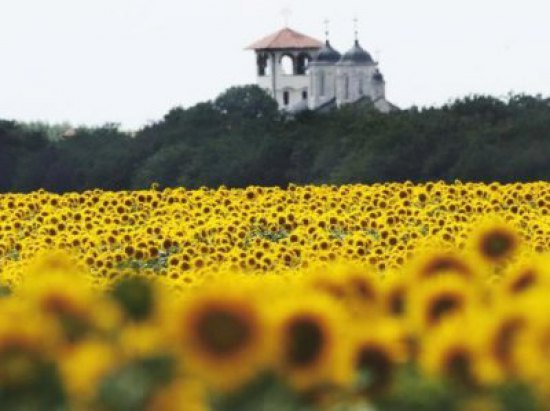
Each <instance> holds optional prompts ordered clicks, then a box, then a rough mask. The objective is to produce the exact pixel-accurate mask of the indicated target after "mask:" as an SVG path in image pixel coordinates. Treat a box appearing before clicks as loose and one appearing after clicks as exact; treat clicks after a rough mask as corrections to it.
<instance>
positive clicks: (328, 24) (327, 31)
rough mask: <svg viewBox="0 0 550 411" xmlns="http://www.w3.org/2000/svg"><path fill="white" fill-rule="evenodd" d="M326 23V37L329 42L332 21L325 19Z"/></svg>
mask: <svg viewBox="0 0 550 411" xmlns="http://www.w3.org/2000/svg"><path fill="white" fill-rule="evenodd" d="M323 23H325V36H326V38H327V40H328V37H329V33H330V20H329V19H325V21H324V22H323Z"/></svg>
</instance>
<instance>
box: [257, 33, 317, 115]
mask: <svg viewBox="0 0 550 411" xmlns="http://www.w3.org/2000/svg"><path fill="white" fill-rule="evenodd" d="M322 46H323V43H322V42H320V41H319V40H317V39H314V38H312V37H309V36H306V35H304V34H302V33H298V32H297V31H294V30H292V29H290V28H288V27H286V28H284V29H282V30H279V31H278V32H276V33H273V34H271V35H269V36H267V37H265V38H264V39H262V40H259V41H257V42H255V43H254V44H252V45H250V46H249V47H248V48H247V49H249V50H254V51H255V52H256V62H257V76H258V85H259V86H260V87H262V88H263V89H265V90H266V91H268V92H269V94H271V96H273V97H274V98H275V100H277V102H278V103H279V107H280V108H281V109H284V110H287V111H301V110H304V109H307V108H308V102H309V98H310V95H309V94H310V93H309V89H310V77H309V64H310V62H311V61H312V60H313V56H315V55H316V54H317V52H318V51H319V50H320V49H321V47H322Z"/></svg>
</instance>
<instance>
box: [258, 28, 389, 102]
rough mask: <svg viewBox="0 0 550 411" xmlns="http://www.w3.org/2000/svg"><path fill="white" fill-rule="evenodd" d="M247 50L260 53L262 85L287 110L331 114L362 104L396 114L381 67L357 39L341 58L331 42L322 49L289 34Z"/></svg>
mask: <svg viewBox="0 0 550 411" xmlns="http://www.w3.org/2000/svg"><path fill="white" fill-rule="evenodd" d="M248 49H250V50H254V51H255V53H256V61H257V75H258V80H257V81H258V85H259V86H260V87H262V88H263V89H265V90H266V91H268V93H269V94H270V95H271V96H273V97H274V98H275V99H276V100H277V102H278V103H279V107H280V108H281V109H283V110H287V111H289V112H299V111H303V110H307V109H309V110H330V109H331V108H335V107H341V106H343V105H345V104H353V103H357V102H359V101H363V100H364V101H367V100H370V101H372V103H373V104H374V106H375V107H376V108H377V109H378V110H380V111H382V112H390V111H392V110H395V109H396V107H395V106H393V105H392V104H391V103H389V102H388V101H387V100H386V83H385V80H384V77H383V75H382V73H380V70H379V69H378V63H377V62H375V61H374V60H373V59H372V57H371V55H370V54H369V53H368V52H367V51H366V50H365V49H363V48H362V47H361V45H360V43H359V40H357V39H356V40H355V43H354V44H353V46H352V48H351V49H350V50H349V51H348V52H346V53H345V54H343V55H342V54H340V52H338V51H337V50H336V49H335V48H333V47H332V45H331V44H330V41H329V40H328V39H327V40H326V42H325V43H323V42H321V41H319V40H317V39H314V38H312V37H309V36H306V35H304V34H301V33H298V32H296V31H294V30H292V29H289V28H285V29H283V30H280V31H278V32H276V33H274V34H272V35H270V36H268V37H266V38H264V39H262V40H260V41H257V42H256V43H254V44H252V45H251V46H249V47H248Z"/></svg>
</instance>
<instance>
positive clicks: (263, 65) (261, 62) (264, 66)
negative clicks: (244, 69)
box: [258, 54, 269, 77]
mask: <svg viewBox="0 0 550 411" xmlns="http://www.w3.org/2000/svg"><path fill="white" fill-rule="evenodd" d="M268 63H269V57H268V56H267V55H265V54H258V75H259V76H260V77H263V76H267V75H268V73H267V71H268Z"/></svg>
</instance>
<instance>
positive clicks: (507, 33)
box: [0, 0, 550, 130]
mask: <svg viewBox="0 0 550 411" xmlns="http://www.w3.org/2000/svg"><path fill="white" fill-rule="evenodd" d="M235 6H236V7H235ZM239 6H240V7H239ZM287 6H289V7H290V8H291V9H292V10H293V14H292V17H291V18H290V21H289V24H288V25H289V26H290V27H292V28H293V29H295V30H297V31H299V32H302V33H304V34H307V35H310V36H312V37H316V38H318V39H320V40H323V38H324V33H323V32H324V28H323V20H324V19H325V18H329V19H330V20H331V25H330V32H331V35H330V39H331V43H332V44H333V45H334V46H335V47H336V48H338V49H339V50H340V51H342V52H345V51H346V50H347V49H348V48H349V47H350V46H351V44H352V41H353V23H352V20H353V17H354V16H357V17H358V18H359V21H360V23H359V37H360V41H361V43H362V44H363V45H364V46H365V48H366V49H367V50H368V51H369V52H370V53H371V54H373V56H374V57H375V59H376V60H379V62H380V67H381V70H382V72H383V74H384V75H385V77H386V81H387V86H388V92H387V96H388V100H389V101H391V102H392V103H394V104H396V105H397V106H399V107H400V108H404V109H406V108H410V107H412V106H417V107H420V108H426V107H440V106H443V105H445V104H447V103H449V102H452V101H454V100H455V99H461V98H463V97H466V96H471V95H487V96H493V97H496V98H506V97H507V96H508V95H509V94H527V95H542V96H548V95H550V82H548V81H547V80H548V73H549V72H550V57H548V55H547V53H545V47H546V45H545V39H547V38H549V37H550V28H549V27H547V26H545V21H544V19H545V17H544V16H545V15H547V14H548V13H545V11H550V6H549V5H547V4H545V3H542V2H540V1H537V0H526V1H525V2H523V3H522V6H521V7H515V6H513V5H509V4H508V5H506V4H505V5H503V4H501V3H498V2H496V1H494V0H490V1H488V2H486V3H484V4H481V5H480V4H477V3H476V2H474V1H473V0H466V1H464V2H461V3H460V4H453V5H441V4H439V3H437V2H435V0H421V1H418V2H415V4H414V5H412V4H403V2H399V1H398V0H392V1H389V2H387V3H384V4H373V5H364V3H363V2H361V1H359V0H343V1H341V2H339V4H338V5H333V4H332V2H328V1H318V2H314V1H312V0H304V1H302V2H298V1H297V0H294V1H280V2H275V4H272V3H269V4H267V3H266V2H257V1H255V2H253V1H252V0H242V1H238V2H237V1H234V0H233V1H228V2H223V3H221V4H220V2H219V1H215V0H207V1H205V2H203V3H202V4H201V5H194V6H193V7H189V6H187V7H186V6H185V5H181V4H178V2H176V1H175V0H160V1H159V2H155V3H154V4H152V3H150V2H149V1H147V0H132V1H130V0H120V1H119V2H117V4H110V3H109V2H107V1H106V0H97V1H95V2H91V1H88V0H85V1H83V2H81V3H80V4H78V5H75V4H73V3H71V2H70V1H69V0H52V1H51V2H48V4H43V3H42V2H39V1H38V0H17V1H16V0H6V1H5V2H3V3H2V4H1V5H0V23H1V24H0V38H3V39H4V41H3V42H2V41H0V51H1V52H2V53H3V55H4V61H5V63H4V64H3V65H2V66H1V67H0V118H2V119H7V120H15V121H18V122H26V123H29V122H44V123H47V124H62V123H70V124H71V125H73V126H87V127H94V126H100V125H103V124H106V123H116V124H120V125H121V128H122V129H125V130H139V129H140V128H142V127H143V126H146V125H147V124H150V123H151V122H156V121H159V120H160V119H162V117H163V116H164V115H165V114H166V113H167V112H168V111H169V110H170V109H172V108H174V107H180V106H181V107H190V106H193V105H195V104H197V103H200V102H204V101H209V100H212V99H214V98H215V97H216V96H217V95H219V94H221V93H223V91H224V90H226V89H228V88H230V87H232V86H239V85H245V84H255V81H256V76H255V64H254V57H253V54H252V53H251V52H246V51H244V50H243V49H244V48H245V47H246V46H247V45H249V44H250V43H252V42H253V41H255V40H258V39H260V38H262V37H264V36H266V35H268V34H270V33H272V32H274V31H276V30H277V29H279V28H281V27H283V26H284V18H283V16H282V15H281V10H282V9H283V8H285V7H287ZM243 8H246V9H247V16H251V17H252V18H249V19H247V20H246V24H244V23H243V22H244V20H243V17H242V16H241V14H242V9H243ZM105 10H108V12H107V13H106V12H105ZM395 10H398V11H397V12H396V11H395ZM472 10H474V11H475V13H473V12H472ZM239 19H240V20H242V21H240V20H239ZM233 22H238V23H239V24H232V23H233ZM465 27H466V28H467V30H464V28H465ZM216 31H220V32H221V33H223V35H220V34H218V33H217V32H216ZM227 31H228V32H227ZM434 33H435V34H437V35H434ZM6 39H7V41H6ZM191 39H200V41H192V40H191ZM464 56H466V57H464ZM227 62H230V63H231V64H228V63H227ZM411 62H412V63H411Z"/></svg>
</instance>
